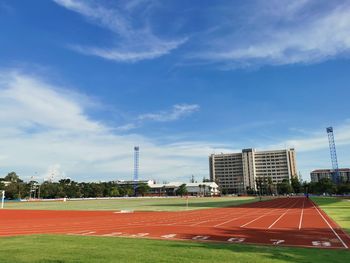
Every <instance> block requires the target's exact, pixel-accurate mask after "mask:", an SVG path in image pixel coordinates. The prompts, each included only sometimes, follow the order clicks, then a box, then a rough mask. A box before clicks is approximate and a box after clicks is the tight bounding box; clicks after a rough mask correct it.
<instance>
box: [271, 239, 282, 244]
mask: <svg viewBox="0 0 350 263" xmlns="http://www.w3.org/2000/svg"><path fill="white" fill-rule="evenodd" d="M270 241H272V244H274V245H279V244H282V243H284V242H285V241H284V240H283V239H270Z"/></svg>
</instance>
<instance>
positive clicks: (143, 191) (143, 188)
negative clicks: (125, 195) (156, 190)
mask: <svg viewBox="0 0 350 263" xmlns="http://www.w3.org/2000/svg"><path fill="white" fill-rule="evenodd" d="M150 189H151V188H150V187H149V185H148V184H140V185H139V186H138V187H137V190H136V191H137V193H139V194H140V195H141V196H144V195H145V194H146V193H148V192H149V190H150Z"/></svg>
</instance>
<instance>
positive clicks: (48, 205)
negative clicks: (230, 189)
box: [5, 197, 257, 211]
mask: <svg viewBox="0 0 350 263" xmlns="http://www.w3.org/2000/svg"><path fill="white" fill-rule="evenodd" d="M254 201H257V199H256V198H255V197H214V198H210V197H205V198H189V199H188V202H189V206H188V209H189V210H195V209H205V208H214V207H227V206H235V205H240V204H243V203H249V202H254ZM186 202H187V201H186V198H137V199H135V198H128V199H126V198H125V199H109V200H84V201H67V202H63V201H55V202H51V201H50V202H7V203H5V208H6V209H42V210H137V211H181V210H186V209H187V207H186Z"/></svg>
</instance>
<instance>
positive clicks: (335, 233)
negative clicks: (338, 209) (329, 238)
mask: <svg viewBox="0 0 350 263" xmlns="http://www.w3.org/2000/svg"><path fill="white" fill-rule="evenodd" d="M312 205H313V206H314V207H315V209H316V211H317V212H318V213H319V214H320V216H321V217H322V219H323V220H324V221H325V222H326V223H327V225H328V227H329V228H330V229H331V230H332V231H333V233H334V235H335V236H336V237H337V238H338V239H339V240H340V242H341V243H342V244H343V246H344V247H345V248H349V247H348V246H347V245H346V244H345V242H344V241H343V239H341V237H340V236H339V235H338V234H337V232H335V230H334V229H333V227H332V226H331V225H330V224H329V223H328V221H327V220H326V219H325V218H324V216H323V215H322V214H321V212H320V211H319V210H318V208H317V207H316V206H315V204H314V203H313V202H312Z"/></svg>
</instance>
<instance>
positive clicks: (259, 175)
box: [209, 149, 297, 193]
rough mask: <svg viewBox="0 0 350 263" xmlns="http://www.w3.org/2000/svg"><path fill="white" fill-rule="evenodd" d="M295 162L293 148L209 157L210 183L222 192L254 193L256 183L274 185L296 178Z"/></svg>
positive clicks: (250, 150) (246, 151)
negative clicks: (269, 182) (215, 184)
mask: <svg viewBox="0 0 350 263" xmlns="http://www.w3.org/2000/svg"><path fill="white" fill-rule="evenodd" d="M295 159H296V158H295V150H294V149H285V150H272V151H256V150H255V149H243V150H242V152H241V153H228V154H223V153H221V154H212V155H211V156H210V157H209V169H210V180H211V181H214V182H216V183H218V185H219V186H220V189H221V191H222V192H225V193H245V192H246V191H247V189H252V190H257V183H258V182H259V181H260V182H261V181H264V182H266V181H267V180H271V181H272V183H273V184H277V183H280V182H282V180H284V179H287V180H290V179H291V178H292V177H295V176H297V168H296V160H295ZM268 178H270V179H268Z"/></svg>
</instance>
